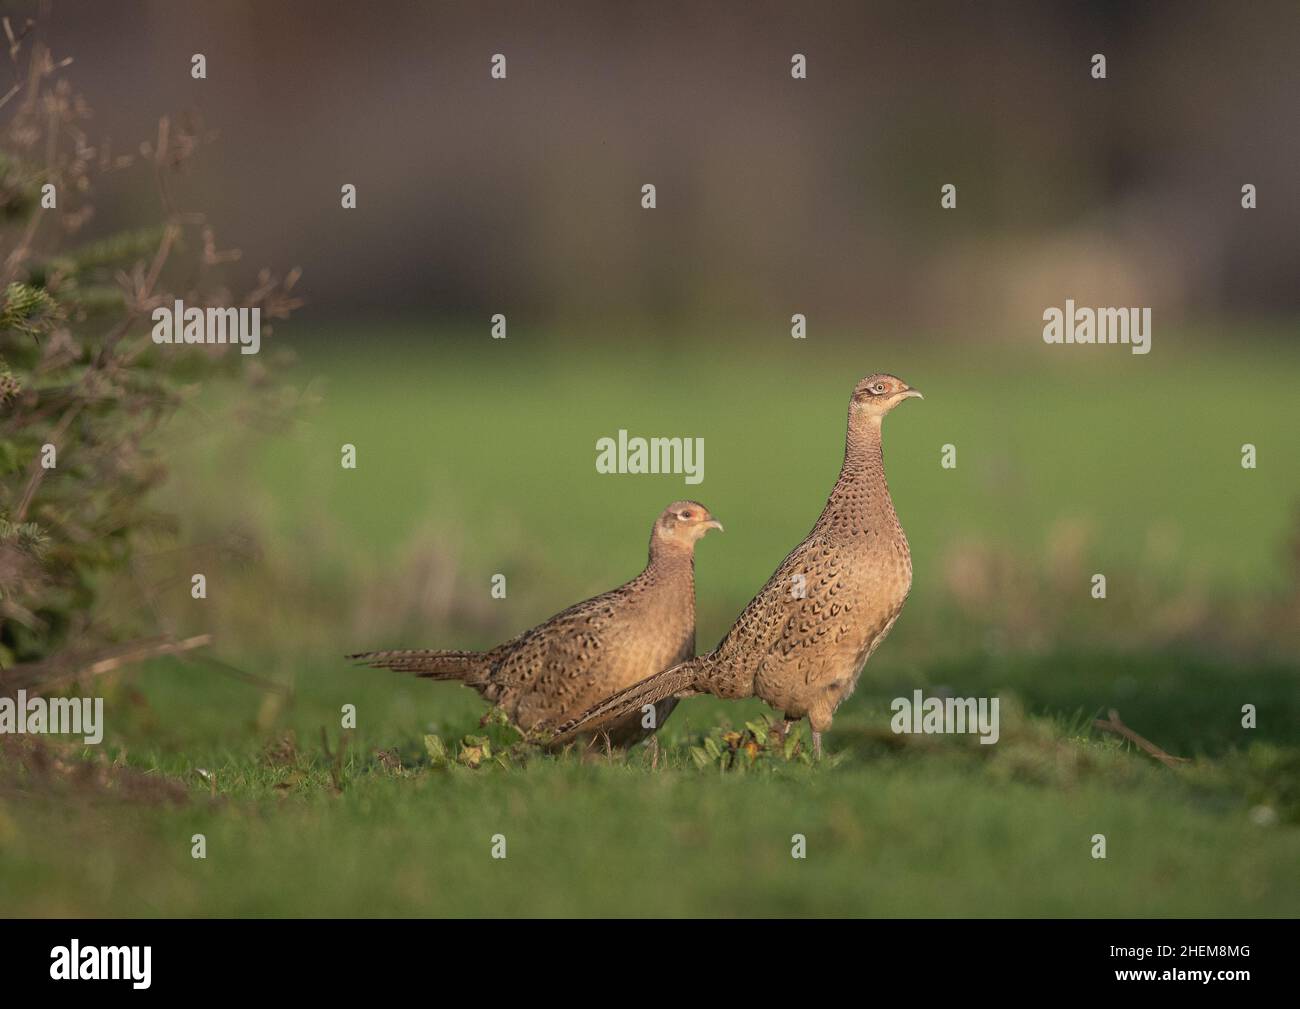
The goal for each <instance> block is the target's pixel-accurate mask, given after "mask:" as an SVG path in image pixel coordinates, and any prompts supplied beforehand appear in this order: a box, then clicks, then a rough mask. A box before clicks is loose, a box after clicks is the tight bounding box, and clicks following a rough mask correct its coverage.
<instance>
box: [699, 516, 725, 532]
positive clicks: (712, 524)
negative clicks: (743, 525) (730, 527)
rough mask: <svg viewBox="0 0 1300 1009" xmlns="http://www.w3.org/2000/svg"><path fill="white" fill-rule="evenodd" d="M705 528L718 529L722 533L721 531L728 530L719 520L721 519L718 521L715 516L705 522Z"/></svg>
mask: <svg viewBox="0 0 1300 1009" xmlns="http://www.w3.org/2000/svg"><path fill="white" fill-rule="evenodd" d="M704 528H705V529H716V530H718V532H720V533H721V532H726V530H725V529H723V528H722V523H721V522H719V521H718V520H717V519H715V518H711V519H709V520H708V521H707V522H705V523H704Z"/></svg>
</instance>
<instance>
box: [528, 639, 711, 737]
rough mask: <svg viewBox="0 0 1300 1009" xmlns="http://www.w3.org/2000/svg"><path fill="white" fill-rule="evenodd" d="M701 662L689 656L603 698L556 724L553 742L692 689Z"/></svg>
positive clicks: (590, 729) (596, 727)
mask: <svg viewBox="0 0 1300 1009" xmlns="http://www.w3.org/2000/svg"><path fill="white" fill-rule="evenodd" d="M700 663H701V659H700V658H694V659H688V660H687V661H686V662H681V663H678V664H677V665H675V666H673V667H672V668H670V669H665V670H664V671H663V672H661V673H655V674H654V675H653V676H649V677H647V678H646V679H644V680H642V681H641V682H640V683H634V684H632V686H630V687H626V688H624V689H623V690H620V691H619V692H618V693H617V694H613V695H612V696H610V697H607V698H605V700H603V701H601V702H600V703H599V704H596V705H595V706H593V707H591V708H589V709H587V711H585V712H584V713H583V714H581V715H579V716H578V717H577V718H574V719H571V720H570V721H568V722H565V723H563V724H562V725H558V726H556V728H555V734H554V735H553V736H552V737H551V742H552V744H559V743H567V742H568V741H569V740H571V739H573V738H574V737H575V736H578V735H581V734H582V733H585V732H592V731H594V730H596V729H599V728H600V727H601V726H602V725H605V724H607V723H609V722H612V721H616V720H617V719H619V718H622V717H623V716H624V715H626V714H629V713H630V712H633V711H641V710H642V709H644V707H645V706H646V705H647V704H658V703H659V702H660V701H663V700H666V699H668V698H669V697H676V696H677V695H678V694H683V693H687V692H689V691H691V690H692V689H694V687H695V678H696V674H697V673H698V672H699V669H700Z"/></svg>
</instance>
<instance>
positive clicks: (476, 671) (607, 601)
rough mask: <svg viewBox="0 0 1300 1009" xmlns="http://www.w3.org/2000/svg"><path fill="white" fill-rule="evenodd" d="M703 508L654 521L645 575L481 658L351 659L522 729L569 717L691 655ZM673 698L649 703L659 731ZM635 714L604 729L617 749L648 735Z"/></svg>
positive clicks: (380, 655)
mask: <svg viewBox="0 0 1300 1009" xmlns="http://www.w3.org/2000/svg"><path fill="white" fill-rule="evenodd" d="M721 528H722V527H721V525H720V523H718V522H717V521H716V520H715V519H714V518H713V516H712V515H710V514H709V511H708V509H707V508H705V507H704V506H703V505H701V504H699V503H698V502H694V501H677V502H674V503H673V504H671V505H669V506H668V508H667V509H665V510H664V512H663V513H662V514H661V515H660V516H659V518H658V519H657V520H656V521H655V524H654V527H653V529H652V531H651V534H650V556H649V560H648V562H647V564H646V567H645V570H643V571H642V572H641V573H640V574H639V575H637V576H636V577H635V578H633V579H632V580H631V581H629V582H627V583H625V584H623V585H620V586H619V587H618V588H616V589H612V590H611V591H609V592H605V593H602V594H601V595H598V596H595V597H594V598H591V599H587V600H585V601H583V602H580V603H577V604H576V605H574V606H570V607H569V608H568V609H566V610H563V611H561V612H560V613H557V614H556V615H555V616H553V617H551V619H550V620H547V621H546V622H545V623H543V624H539V625H538V626H536V627H534V628H532V629H530V630H527V631H524V632H523V633H522V634H520V635H518V636H517V637H514V638H512V639H510V640H509V641H507V642H505V643H504V644H501V645H498V646H497V647H495V648H493V649H490V650H489V651H486V652H461V651H423V650H415V651H385V652H364V653H361V654H358V655H353V656H350V657H351V658H354V659H358V660H360V661H362V662H364V663H366V664H367V665H370V666H373V667H375V668H381V669H396V670H400V671H402V672H409V673H414V674H415V675H417V676H421V677H427V678H431V679H439V680H460V681H461V682H463V683H465V684H466V685H467V686H470V687H473V688H474V689H475V690H477V691H478V692H479V693H480V694H481V695H482V696H483V697H484V698H485V699H486V700H488V701H490V702H492V703H493V704H494V705H495V706H497V707H499V708H501V709H503V710H504V711H505V713H506V715H507V716H508V717H509V718H510V719H511V720H512V721H513V722H514V723H515V724H516V725H517V726H518V727H519V728H520V729H522V730H524V731H528V730H529V729H532V728H533V727H534V726H537V725H541V724H543V723H554V722H555V721H556V720H564V719H566V718H573V717H575V716H576V715H578V714H580V713H581V712H583V711H585V710H587V708H589V707H590V706H591V705H593V704H595V703H596V702H597V701H599V700H600V699H601V698H604V697H608V696H609V695H610V694H612V693H615V692H616V691H619V690H622V689H623V688H624V687H628V686H631V685H632V684H634V683H637V682H638V681H640V680H643V679H645V678H646V677H647V676H650V675H651V674H652V673H657V672H659V671H660V670H663V669H667V668H668V667H669V666H673V665H676V664H677V663H680V662H682V661H684V660H685V659H688V658H690V657H691V656H692V655H694V654H695V543H696V542H697V541H698V540H699V538H700V537H701V536H703V535H704V533H705V532H707V531H708V530H709V529H721ZM676 704H677V700H676V698H671V697H668V698H664V699H662V700H661V701H660V702H659V703H658V704H656V709H657V717H656V723H655V724H656V725H662V724H663V720H664V719H665V718H667V717H668V715H669V714H670V713H671V711H672V709H673V708H674V707H675V706H676ZM641 722H642V716H641V712H640V711H639V710H638V711H636V712H634V713H633V714H631V715H629V716H628V717H626V718H624V719H620V720H617V721H615V722H614V723H612V724H610V725H608V726H603V727H602V730H603V731H608V733H609V735H610V738H611V741H612V742H613V743H614V744H615V745H630V744H632V743H634V742H636V741H637V740H639V739H641V738H643V737H644V736H646V735H648V732H647V730H644V729H642V727H641Z"/></svg>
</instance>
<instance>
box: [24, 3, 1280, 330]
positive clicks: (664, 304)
mask: <svg viewBox="0 0 1300 1009" xmlns="http://www.w3.org/2000/svg"><path fill="white" fill-rule="evenodd" d="M5 6H6V7H7V8H9V12H10V13H11V15H18V14H21V13H23V12H28V11H32V10H34V5H32V4H6V5H5ZM50 11H51V15H52V18H51V21H52V31H50V32H49V33H48V38H49V41H50V43H51V44H52V47H53V49H54V52H55V55H56V56H61V55H64V54H70V55H72V56H74V57H75V61H76V62H75V64H74V65H73V67H72V68H71V71H70V76H71V79H72V80H73V81H74V83H75V84H76V86H77V87H78V89H79V90H81V91H83V92H85V93H86V95H87V96H88V97H89V98H90V100H91V102H92V104H93V106H94V108H95V110H96V113H97V118H96V120H95V129H97V130H98V131H100V133H101V135H102V136H105V137H111V138H113V141H114V143H115V145H116V146H118V147H130V146H132V145H134V144H136V143H138V141H139V140H141V139H144V138H146V137H148V136H150V135H151V134H152V132H153V130H154V127H155V123H156V120H157V118H158V116H160V115H162V114H164V113H170V112H177V111H185V110H197V111H199V112H200V113H201V115H202V121H203V123H204V125H205V126H206V127H207V128H208V129H211V130H214V131H216V132H217V134H218V142H217V143H215V144H214V145H212V147H211V148H210V149H209V150H208V151H207V152H206V154H205V156H204V158H203V159H201V162H202V168H201V169H199V170H198V172H197V174H196V175H195V176H194V178H193V179H192V180H191V182H192V186H193V191H192V193H191V194H188V195H189V196H190V197H191V200H190V202H191V203H192V204H193V205H194V206H196V207H201V208H202V209H204V210H205V211H206V212H207V214H208V216H209V219H210V220H212V221H213V222H214V223H215V224H216V225H217V227H218V237H219V241H220V242H222V243H223V244H228V245H238V246H240V247H241V248H243V249H244V250H245V253H246V255H245V261H244V263H243V264H242V268H243V269H244V270H245V271H248V272H251V271H252V270H254V269H255V268H256V266H258V265H261V264H265V263H273V264H275V265H277V266H278V267H287V266H290V265H295V264H296V265H301V266H302V267H303V268H304V271H305V277H304V284H303V290H304V293H305V294H306V295H307V296H308V297H309V298H310V304H309V306H308V308H307V310H306V312H305V313H304V315H303V318H305V319H309V320H310V319H315V320H317V321H333V320H343V319H364V320H370V321H374V320H377V319H381V318H384V317H388V316H393V317H402V316H418V317H420V318H423V319H428V318H430V317H434V318H439V317H440V318H458V317H464V318H467V319H468V318H474V319H482V318H485V317H486V316H488V315H490V314H491V313H492V312H495V311H501V310H505V308H506V307H508V308H509V310H510V311H511V312H512V316H511V318H512V321H513V320H514V319H515V318H516V317H517V316H518V315H519V314H523V315H525V316H526V317H527V318H528V319H529V320H531V321H533V322H536V323H537V324H538V325H544V326H551V327H572V328H573V329H575V330H581V329H584V328H588V327H593V326H594V327H601V326H608V325H611V324H618V323H620V322H623V321H631V320H635V321H636V322H637V323H639V324H648V325H649V326H650V327H651V328H653V329H654V330H655V331H658V332H662V333H665V334H666V333H668V332H670V331H671V330H672V329H673V328H674V327H679V326H681V325H682V324H684V323H685V322H687V321H690V322H691V323H693V324H696V325H699V324H704V325H705V326H707V325H709V324H711V323H714V322H716V323H717V324H718V325H719V326H720V327H722V326H725V325H726V324H733V325H735V324H743V323H745V322H747V321H749V320H753V319H756V318H765V317H769V316H773V317H775V318H776V319H777V320H782V319H788V318H789V316H790V314H792V313H793V312H796V311H802V312H806V313H808V314H809V315H810V317H813V318H815V319H816V321H817V323H818V324H824V323H826V322H831V323H834V324H836V325H838V326H841V327H850V328H852V327H855V326H857V325H859V324H861V323H862V322H863V321H864V320H870V322H871V323H872V324H874V325H896V326H906V327H908V329H909V331H911V332H912V333H914V334H915V336H916V337H918V338H925V337H926V336H927V335H931V334H947V335H953V336H963V335H968V334H969V332H970V331H971V329H972V328H975V327H978V328H979V329H980V332H981V335H982V336H994V335H999V334H1003V333H1004V331H1005V330H1007V329H1008V328H1010V329H1013V330H1015V331H1016V338H1017V339H1020V338H1023V336H1024V335H1025V334H1026V333H1030V334H1032V333H1036V332H1037V330H1038V329H1039V328H1040V327H1041V322H1040V321H1039V319H1040V315H1041V312H1042V310H1043V308H1044V307H1045V306H1047V305H1052V304H1058V305H1059V304H1061V303H1062V302H1063V299H1064V298H1065V297H1074V298H1075V299H1077V300H1078V301H1079V302H1080V303H1092V304H1106V305H1150V306H1153V307H1154V313H1155V317H1156V319H1157V326H1159V325H1161V324H1166V323H1170V322H1176V321H1182V320H1188V319H1203V318H1217V317H1224V316H1231V317H1232V318H1233V319H1235V320H1238V321H1240V320H1248V319H1253V318H1256V317H1271V318H1274V319H1276V318H1278V317H1290V316H1292V315H1294V314H1295V312H1296V310H1297V308H1300V286H1298V285H1297V283H1296V278H1297V277H1300V229H1298V228H1297V227H1296V222H1297V213H1296V211H1297V197H1296V192H1295V182H1296V166H1297V164H1298V163H1300V157H1297V155H1298V154H1300V132H1298V131H1297V129H1296V124H1297V115H1296V113H1297V96H1298V95H1300V9H1298V8H1297V6H1296V4H1295V3H1294V2H1277V3H1271V2H1265V3H1252V4H1250V5H1249V8H1248V13H1249V16H1248V17H1247V16H1245V12H1243V9H1242V8H1241V7H1239V6H1237V5H1233V4H1227V3H1186V2H1184V3H1128V2H1113V3H1097V2H1093V3H1059V4H1044V3H1028V2H1004V3H992V4H955V3H943V4H936V3H879V4H871V5H866V4H850V3H798V4H796V3H786V4H777V3H753V2H746V3H729V2H728V3H709V4H700V3H685V4H672V3H665V4H656V5H651V6H647V5H633V4H612V3H596V2H577V3H566V4H563V5H561V4H538V3H500V2H474V3H438V4H432V3H377V4H356V3H338V2H320V0H312V2H306V0H279V2H265V0H263V2H226V3H216V4H214V3H194V2H162V0H158V2H147V0H122V2H112V3H105V2H90V0H56V2H54V3H53V4H52V6H51V7H50ZM106 40H111V44H105V42H106ZM196 52H201V53H203V54H205V55H206V57H207V61H208V79H207V80H203V81H196V80H192V79H191V77H190V57H191V55H192V54H193V53H196ZM796 52H798V53H803V54H805V55H806V56H807V58H808V78H807V80H801V81H797V80H792V79H791V76H790V57H791V55H792V54H793V53H796ZM1095 52H1101V53H1104V54H1105V55H1106V58H1107V61H1108V67H1107V70H1108V79H1107V80H1104V81H1096V80H1093V79H1092V78H1091V77H1090V75H1089V70H1090V62H1089V61H1090V57H1091V55H1092V54H1093V53H1095ZM494 53H502V54H504V55H505V56H506V58H507V60H508V69H509V76H508V79H507V80H505V81H496V80H492V79H491V78H490V77H489V62H490V59H491V57H492V55H493V54H494ZM128 176H129V177H128ZM128 176H123V181H122V183H121V184H122V186H124V187H127V188H125V189H124V190H123V191H121V192H118V193H116V194H114V193H112V192H111V190H110V191H101V194H100V198H99V200H98V215H99V216H98V219H97V221H96V222H95V227H96V228H97V229H102V230H110V229H113V228H116V227H119V226H121V225H123V224H125V223H129V222H130V221H131V220H132V218H133V216H135V215H136V214H137V213H138V210H139V205H140V203H141V202H142V201H147V200H151V199H154V196H153V192H152V190H151V188H150V186H149V180H148V178H147V177H144V175H143V174H142V173H128ZM345 182H352V183H354V184H356V186H357V187H358V190H359V200H358V202H359V207H358V209H357V210H355V211H344V210H342V209H341V208H340V206H339V189H340V186H341V185H342V184H343V183H345ZM646 182H653V183H654V184H655V185H656V186H657V187H658V204H659V205H658V209H657V210H655V211H654V212H653V213H650V212H647V211H643V210H642V209H641V208H640V206H639V197H640V187H641V185H642V184H643V183H646ZM948 182H952V183H954V184H956V185H957V187H958V206H957V209H956V210H955V211H949V212H944V211H941V210H940V209H939V190H940V186H941V185H943V184H944V183H948ZM1248 182H1249V183H1253V184H1255V185H1256V186H1257V187H1258V192H1259V197H1258V199H1259V209H1258V210H1254V211H1244V210H1242V209H1241V206H1240V199H1241V186H1242V185H1243V184H1244V183H1248ZM786 325H788V323H787V324H786Z"/></svg>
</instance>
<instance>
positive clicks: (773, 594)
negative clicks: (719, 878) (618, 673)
mask: <svg viewBox="0 0 1300 1009" xmlns="http://www.w3.org/2000/svg"><path fill="white" fill-rule="evenodd" d="M920 395H921V394H920V393H919V392H917V391H916V390H915V389H913V388H911V387H910V386H908V385H907V383H905V382H903V381H902V380H901V379H898V378H895V377H894V376H893V375H872V376H870V377H869V378H864V379H863V380H862V381H861V382H859V383H858V384H857V386H856V387H855V388H854V390H853V398H852V400H851V401H850V403H849V424H848V437H847V445H846V448H845V452H844V465H843V467H842V468H841V470H840V476H839V479H838V480H837V481H836V483H835V487H834V489H833V490H832V491H831V494H830V497H829V499H828V500H827V501H826V507H825V508H824V509H823V510H822V513H821V517H820V518H819V519H818V520H817V524H816V525H814V526H813V528H812V531H811V532H810V533H809V534H808V536H807V538H806V539H805V540H804V541H803V542H802V543H800V544H799V545H798V546H797V547H795V548H794V550H792V551H791V552H790V555H789V556H788V557H786V559H785V560H784V561H783V562H782V564H781V566H780V567H779V568H777V570H776V573H775V574H774V575H772V577H771V578H770V579H768V582H767V584H766V585H764V586H763V588H762V589H761V590H760V591H759V593H758V595H757V596H755V597H754V599H753V600H752V601H751V602H750V604H749V605H748V606H747V607H745V610H744V612H743V613H741V615H740V617H739V619H737V621H736V623H735V626H733V627H732V628H731V630H730V631H729V632H728V633H727V636H726V637H725V638H723V639H722V642H721V643H720V644H719V645H718V647H717V648H715V649H714V650H713V651H711V652H709V653H707V654H705V655H701V656H699V657H698V658H693V659H690V660H688V661H683V662H682V663H681V664H680V665H677V666H673V667H671V668H669V669H666V670H664V671H663V672H661V673H657V674H655V675H653V676H651V677H649V678H648V679H646V680H643V681H642V682H640V683H638V684H636V685H634V686H632V687H629V688H627V689H625V690H622V691H620V692H619V693H617V694H615V695H614V696H613V697H610V698H608V699H607V700H604V701H602V702H601V703H600V704H597V705H596V706H595V707H593V708H592V709H591V710H589V711H587V712H586V713H585V714H583V715H582V716H581V717H580V718H577V719H574V720H573V721H570V722H568V723H563V724H560V725H558V726H556V727H555V735H554V737H553V738H554V740H555V742H556V743H563V742H565V741H567V740H568V739H569V738H571V737H572V736H573V735H575V734H577V733H582V732H591V731H592V730H595V729H598V728H599V727H601V726H602V725H603V724H604V723H606V722H611V721H612V722H614V723H615V724H617V723H618V720H620V719H623V718H626V717H627V713H628V712H630V711H638V710H640V709H641V708H642V706H643V705H646V704H655V705H658V704H661V703H663V701H664V700H665V699H667V698H680V697H686V696H689V695H691V694H696V693H705V694H713V695H715V696H717V697H725V698H742V697H758V698H761V699H762V700H764V701H766V702H767V703H768V704H770V705H771V706H772V707H773V708H775V709H777V710H778V711H781V712H783V713H784V716H785V721H784V722H783V724H782V726H781V728H780V730H779V731H780V732H781V734H782V735H783V736H784V734H785V732H787V731H788V730H789V728H790V726H791V725H792V724H794V723H795V722H797V721H798V720H799V719H801V718H807V719H808V721H809V723H810V724H811V726H812V737H813V749H814V752H815V753H816V755H817V756H820V755H821V734H822V733H823V732H824V731H826V730H827V729H829V728H830V726H831V717H832V715H833V714H834V712H835V709H836V708H837V707H839V705H840V703H841V702H843V701H844V699H845V698H846V697H848V696H849V695H850V694H852V693H853V688H854V687H855V686H856V685H857V681H858V676H859V675H860V674H861V672H862V667H863V665H864V664H865V663H866V661H867V659H868V658H870V657H871V653H872V652H873V651H875V650H876V648H878V647H879V645H880V643H881V642H882V641H883V640H884V639H885V635H886V634H888V633H889V630H890V628H891V627H893V626H894V621H895V620H897V619H898V614H899V612H900V611H901V610H902V608H903V603H904V601H905V600H906V599H907V594H908V591H909V590H910V589H911V586H912V558H911V553H910V551H909V549H908V545H907V537H906V536H905V535H904V534H903V527H902V526H901V525H900V524H899V522H898V515H897V514H896V513H895V512H894V503H893V501H892V500H891V499H890V496H889V487H888V486H887V485H886V483H885V465H884V457H883V454H882V451H881V443H880V429H881V422H882V421H883V420H884V417H885V414H887V413H889V411H890V410H892V409H893V408H894V407H895V406H897V405H898V404H899V403H901V402H902V401H903V400H905V399H908V398H910V397H913V396H915V397H918V398H919V397H920Z"/></svg>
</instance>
